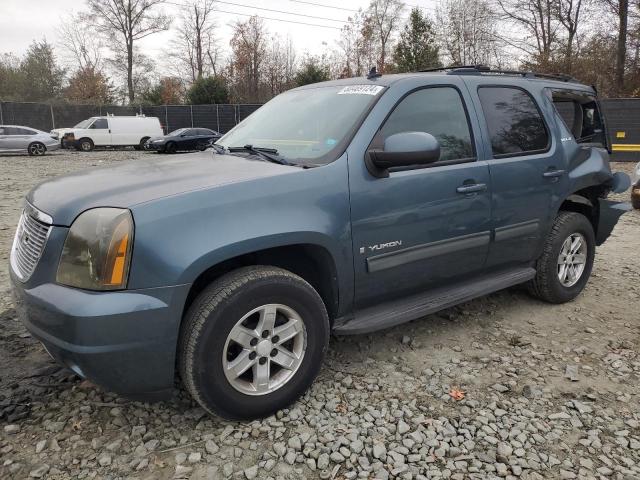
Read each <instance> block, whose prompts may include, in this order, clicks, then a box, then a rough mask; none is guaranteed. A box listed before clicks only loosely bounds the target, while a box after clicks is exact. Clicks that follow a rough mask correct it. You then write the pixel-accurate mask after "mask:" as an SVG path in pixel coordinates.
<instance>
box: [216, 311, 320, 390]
mask: <svg viewBox="0 0 640 480" xmlns="http://www.w3.org/2000/svg"><path fill="white" fill-rule="evenodd" d="M306 348H307V332H306V328H305V325H304V322H303V321H302V318H301V317H300V315H298V313H297V312H296V311H295V310H293V309H292V308H290V307H288V306H286V305H280V304H268V305H263V306H260V307H258V308H255V309H253V310H251V311H250V312H249V313H247V314H246V315H244V316H243V317H242V318H241V319H240V320H238V322H237V323H236V324H235V325H234V327H233V328H232V329H231V331H230V332H229V335H228V337H227V341H226V343H225V346H224V349H223V351H222V364H223V365H222V366H223V370H224V374H225V376H226V378H227V380H228V381H229V384H230V385H231V386H232V387H233V388H234V389H236V390H238V391H239V392H242V393H244V394H246V395H265V394H268V393H272V392H274V391H275V390H277V389H279V388H280V387H282V386H283V385H284V384H286V383H287V382H288V381H289V380H291V378H292V377H293V376H294V374H295V373H296V371H297V370H298V368H299V367H300V365H301V364H302V360H303V359H304V355H305V352H306Z"/></svg>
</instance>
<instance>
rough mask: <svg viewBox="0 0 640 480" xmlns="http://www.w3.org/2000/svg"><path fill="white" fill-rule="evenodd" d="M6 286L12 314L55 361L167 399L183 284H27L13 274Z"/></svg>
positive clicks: (135, 393) (126, 389) (97, 379)
mask: <svg viewBox="0 0 640 480" xmlns="http://www.w3.org/2000/svg"><path fill="white" fill-rule="evenodd" d="M11 283H12V286H13V294H14V300H15V305H16V310H17V312H18V315H19V316H20V318H21V320H22V321H23V323H24V325H25V326H26V328H27V330H29V332H31V334H32V335H33V336H34V337H35V338H37V339H38V340H40V341H41V342H42V343H43V345H44V346H45V348H46V349H47V350H48V352H49V353H50V354H51V356H53V357H54V358H55V359H56V360H57V361H59V362H60V363H62V364H63V365H65V366H67V367H68V368H70V369H71V370H73V371H74V372H76V373H77V374H78V375H80V376H81V377H83V378H87V379H89V380H91V381H92V382H94V383H96V384H98V385H100V386H102V387H104V388H105V389H107V390H109V391H113V392H116V393H119V394H122V395H124V396H127V397H129V398H133V399H138V400H161V399H163V398H167V396H169V394H170V393H171V391H172V390H173V386H174V371H175V355H176V346H177V340H178V331H179V325H180V319H181V316H182V307H183V305H184V301H185V299H186V296H187V294H188V290H189V285H180V286H174V287H164V288H152V289H143V290H130V291H119V292H89V291H84V290H79V289H75V288H70V287H65V286H61V285H57V284H52V283H44V284H40V285H37V286H34V287H32V288H28V287H27V286H25V284H23V283H21V281H20V280H19V279H18V278H17V277H16V276H15V274H14V273H13V271H11Z"/></svg>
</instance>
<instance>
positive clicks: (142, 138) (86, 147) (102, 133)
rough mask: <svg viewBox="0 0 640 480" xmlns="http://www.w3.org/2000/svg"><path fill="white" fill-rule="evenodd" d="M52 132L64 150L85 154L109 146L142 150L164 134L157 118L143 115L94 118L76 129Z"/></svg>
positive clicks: (83, 122)
mask: <svg viewBox="0 0 640 480" xmlns="http://www.w3.org/2000/svg"><path fill="white" fill-rule="evenodd" d="M51 133H52V134H55V135H57V137H58V138H59V139H60V142H61V145H62V146H63V147H75V148H77V149H78V150H82V151H84V152H90V151H91V150H93V148H94V147H106V146H118V147H123V146H132V147H134V148H135V149H136V150H139V149H141V148H142V147H143V145H144V144H145V142H146V141H147V140H149V138H151V137H159V136H162V135H163V131H162V126H161V125H160V120H159V119H158V117H145V116H144V115H136V116H135V117H124V116H123V117H116V116H113V115H108V116H106V117H91V118H88V119H87V120H83V121H82V122H80V123H79V124H77V125H76V126H75V127H73V128H58V129H55V130H51Z"/></svg>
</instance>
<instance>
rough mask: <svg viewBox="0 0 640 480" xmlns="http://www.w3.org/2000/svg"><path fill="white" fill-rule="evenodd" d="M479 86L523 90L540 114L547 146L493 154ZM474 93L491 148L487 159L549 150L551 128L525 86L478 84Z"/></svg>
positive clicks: (536, 153) (499, 158) (519, 155)
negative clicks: (476, 96) (489, 156)
mask: <svg viewBox="0 0 640 480" xmlns="http://www.w3.org/2000/svg"><path fill="white" fill-rule="evenodd" d="M481 88H510V89H512V90H520V91H522V92H524V93H525V94H526V95H527V96H528V97H529V98H530V99H531V101H532V102H533V105H534V106H535V107H536V110H537V111H538V115H540V118H541V119H542V125H543V126H544V129H545V132H546V134H547V146H546V147H545V148H543V149H538V150H527V151H526V152H516V153H499V154H497V155H496V154H494V153H493V144H492V142H491V132H490V131H489V123H488V122H487V117H486V115H485V112H484V107H483V106H482V99H481V98H480V89H481ZM476 94H477V95H478V101H479V103H480V110H481V112H482V119H483V120H484V124H485V126H486V127H487V135H488V140H489V147H490V148H491V152H490V153H491V158H489V159H488V160H501V159H503V158H511V157H527V156H531V155H542V154H544V153H547V152H549V151H550V150H551V146H552V144H553V137H552V135H551V130H550V129H549V125H547V119H546V118H545V117H544V114H543V113H542V110H541V109H540V105H538V102H536V99H535V97H534V96H533V95H532V93H531V92H530V91H529V90H527V89H526V88H523V87H520V86H516V85H501V84H484V85H478V88H477V92H476Z"/></svg>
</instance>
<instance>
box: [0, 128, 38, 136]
mask: <svg viewBox="0 0 640 480" xmlns="http://www.w3.org/2000/svg"><path fill="white" fill-rule="evenodd" d="M4 134H5V135H33V132H32V131H31V130H28V129H26V128H20V127H4Z"/></svg>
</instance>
